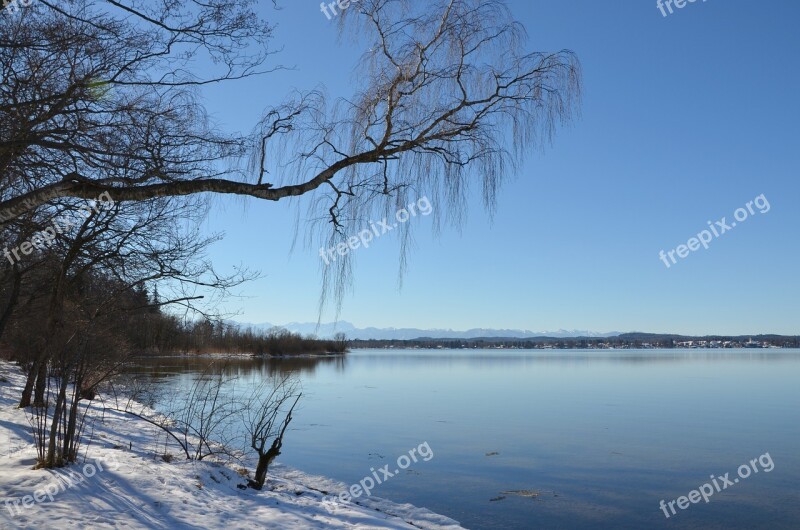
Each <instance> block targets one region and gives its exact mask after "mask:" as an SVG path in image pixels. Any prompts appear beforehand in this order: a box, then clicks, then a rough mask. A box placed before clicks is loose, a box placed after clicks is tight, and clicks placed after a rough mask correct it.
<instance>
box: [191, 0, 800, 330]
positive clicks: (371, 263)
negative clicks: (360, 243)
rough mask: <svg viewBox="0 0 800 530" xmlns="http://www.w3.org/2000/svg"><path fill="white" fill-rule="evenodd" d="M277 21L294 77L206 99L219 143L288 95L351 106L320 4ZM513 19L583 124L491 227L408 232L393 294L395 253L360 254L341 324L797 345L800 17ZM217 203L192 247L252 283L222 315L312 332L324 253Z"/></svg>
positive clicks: (727, 5)
mask: <svg viewBox="0 0 800 530" xmlns="http://www.w3.org/2000/svg"><path fill="white" fill-rule="evenodd" d="M280 4H281V5H282V8H283V9H281V10H280V11H272V10H271V9H269V7H268V6H269V5H271V3H270V2H264V5H265V7H264V9H265V13H268V16H269V18H270V20H272V21H273V22H275V23H277V24H278V28H277V30H276V35H275V36H276V38H275V41H274V43H275V44H276V45H279V46H282V47H283V51H282V52H281V53H280V54H279V55H278V56H277V57H276V61H277V62H280V63H282V64H284V65H292V66H295V69H294V70H292V71H283V72H278V73H275V74H271V75H269V76H266V77H262V78H259V79H250V80H245V81H241V82H235V83H233V84H228V85H223V86H219V87H210V88H206V89H205V90H204V91H203V97H204V99H205V102H206V104H207V106H208V109H209V110H210V112H211V114H212V116H213V118H214V120H215V121H216V122H217V123H218V124H220V125H221V126H223V127H224V128H226V129H229V130H235V131H242V132H247V131H250V130H251V128H252V127H253V125H254V120H255V119H256V118H257V116H258V115H259V114H260V112H261V110H262V109H263V108H264V107H265V106H268V105H270V104H276V103H279V102H280V101H282V100H283V99H284V96H285V94H286V93H287V92H288V91H289V90H291V89H292V88H298V89H311V88H314V87H316V86H320V85H322V86H324V87H326V89H327V91H328V93H329V94H330V95H332V96H344V95H348V94H350V93H351V90H352V89H351V87H352V81H353V67H354V64H355V61H356V59H357V57H358V55H359V53H360V50H358V49H357V48H354V46H353V44H352V43H350V42H348V41H344V42H340V40H339V39H338V38H337V30H336V27H335V24H334V23H333V22H330V21H328V20H327V19H326V18H325V16H324V15H322V14H321V12H320V10H319V3H318V2H314V1H305V0H302V1H301V0H295V1H291V2H290V1H287V0H283V1H281V2H280ZM509 4H510V6H511V8H512V10H513V12H514V14H515V16H516V17H517V19H518V20H519V21H520V22H522V23H523V24H524V25H525V27H526V28H527V31H528V34H529V42H528V48H529V49H530V50H531V51H534V50H537V51H555V50H560V49H564V48H567V49H571V50H573V51H574V52H575V53H576V54H577V55H578V57H579V59H580V61H581V63H582V66H583V74H584V78H583V81H584V95H583V105H582V115H581V116H580V118H579V119H578V120H576V121H575V122H574V123H573V124H572V125H571V126H569V127H568V128H565V129H561V130H560V131H559V132H558V134H557V136H556V138H555V141H554V143H553V145H552V146H549V147H547V148H546V149H545V150H544V151H543V152H540V151H536V150H532V151H531V153H530V156H529V157H528V159H527V161H526V163H525V164H524V165H523V166H522V167H521V169H520V171H519V172H518V174H517V175H515V176H509V178H508V179H507V181H506V183H505V185H504V187H503V189H502V191H501V192H500V194H499V197H498V211H497V214H496V216H495V218H494V222H493V223H490V222H489V219H488V216H487V215H486V212H485V211H484V210H483V209H482V207H481V204H480V201H479V200H478V197H477V193H476V197H475V200H474V202H473V204H472V205H471V207H470V211H469V216H468V218H467V220H466V222H465V223H464V224H463V226H462V227H461V229H460V230H454V229H445V230H444V231H443V232H442V233H441V234H439V235H438V236H434V235H433V234H432V232H431V228H432V222H431V218H430V217H422V216H417V217H416V218H414V219H413V220H412V221H411V222H412V223H414V232H415V243H414V248H413V250H412V251H411V254H410V256H409V266H408V270H407V272H406V274H405V276H404V281H403V288H402V290H399V289H398V281H397V280H398V260H399V252H400V245H399V242H398V241H397V239H396V238H393V237H390V236H389V235H386V236H384V237H382V238H380V239H378V240H376V242H375V243H374V244H373V245H372V246H371V247H370V248H369V249H357V250H355V251H354V252H353V255H354V257H355V258H356V267H355V282H354V284H353V289H352V292H351V294H350V295H348V296H347V297H346V299H345V300H344V305H343V309H342V313H341V317H340V318H341V319H343V320H347V321H350V322H352V323H354V324H356V325H357V326H361V327H365V326H378V327H390V326H392V327H419V328H452V329H467V328H471V327H496V328H521V329H530V330H556V329H562V328H563V329H582V330H593V331H612V330H613V331H631V330H638V331H652V332H679V333H687V334H689V333H691V334H705V333H724V334H740V333H741V334H750V333H761V332H775V333H784V334H797V333H800V326H799V325H798V316H800V309H798V307H800V304H799V302H800V282H798V280H797V264H798V261H800V259H799V258H800V252H799V251H798V245H797V233H798V229H800V210H798V208H797V199H798V195H800V183H798V179H797V176H798V169H800V149H798V140H799V139H800V131H798V127H800V125H799V124H800V104H799V103H798V100H797V87H798V86H799V85H800V83H799V81H800V70H798V68H797V64H798V63H797V58H798V57H800V34H798V32H797V28H796V24H797V21H798V20H800V3H797V2H793V1H789V0H775V1H772V2H768V3H767V2H755V1H744V0H725V1H722V0H708V1H707V2H701V1H699V0H698V1H697V2H695V3H693V4H687V5H686V7H684V8H683V9H676V10H675V12H674V13H673V14H672V15H669V16H668V17H663V16H662V15H661V13H660V11H659V10H658V9H657V7H656V2H655V0H652V1H647V2H646V1H633V0H629V1H623V2H595V1H589V0H580V1H578V0H575V1H555V0H551V1H547V2H545V1H531V0H512V1H511V2H509ZM268 9H269V11H267V10H268ZM478 191H479V187H476V192H478ZM761 194H764V196H765V197H766V199H767V200H768V202H769V204H770V207H771V208H770V210H769V212H767V213H764V214H761V213H758V210H756V213H755V214H754V215H752V216H749V218H748V219H747V221H746V222H742V223H740V224H738V225H737V226H736V227H735V228H733V229H731V230H730V231H728V232H727V233H725V234H724V235H722V236H721V237H720V238H718V239H714V240H713V241H712V242H711V243H710V247H709V248H708V249H703V248H702V247H700V249H699V250H697V251H695V252H690V253H689V255H688V257H686V258H685V259H678V260H677V261H678V263H676V264H675V265H672V266H671V267H670V268H667V267H666V266H665V265H664V263H663V262H662V261H660V260H659V251H661V250H664V251H669V250H672V249H675V248H676V247H678V245H680V244H686V243H687V240H689V239H690V238H691V237H693V236H695V235H696V234H698V232H700V231H702V230H703V229H705V228H706V227H707V221H712V222H713V221H716V220H720V219H721V218H722V217H727V220H728V224H730V222H731V221H732V218H733V214H734V211H735V210H736V209H737V208H740V207H744V206H745V205H746V203H747V202H748V201H752V200H753V199H754V198H755V197H757V196H759V195H761ZM214 204H215V210H214V213H212V215H211V216H210V218H209V220H208V222H207V223H206V226H205V228H206V229H207V230H208V231H210V232H219V231H221V232H225V234H226V237H225V239H224V241H222V242H220V243H218V244H216V245H215V246H214V247H213V249H212V250H211V252H210V257H211V258H212V259H213V261H214V262H215V264H216V265H217V266H218V267H219V268H220V269H222V270H226V269H229V268H230V267H232V266H234V265H239V264H245V265H248V266H250V267H251V268H255V269H258V270H260V271H261V272H262V273H263V274H264V277H263V278H262V279H260V280H258V281H256V282H253V283H251V284H248V285H247V286H246V287H245V288H244V289H243V290H242V292H243V294H244V295H245V296H246V297H245V298H241V299H232V300H230V301H229V302H228V303H227V305H226V309H228V310H239V311H241V312H242V314H241V315H239V316H238V317H237V320H240V321H243V322H265V321H267V322H272V323H279V324H280V323H287V322H293V321H315V320H316V319H317V303H318V299H319V293H320V280H319V278H320V270H321V267H322V266H323V264H322V262H321V259H320V257H319V254H318V249H315V248H305V247H303V246H302V245H298V246H296V247H295V248H294V251H293V252H292V251H291V249H292V242H293V236H294V221H295V213H294V210H292V209H291V208H290V207H289V205H288V204H284V203H277V204H276V203H265V202H260V201H257V200H255V199H240V198H215V199H214ZM438 206H439V205H437V204H433V207H434V208H437V207H438ZM441 207H444V206H443V205H442V206H441ZM376 221H377V219H376ZM333 316H334V315H333V312H332V311H327V312H326V313H325V314H324V315H323V318H322V319H323V321H329V320H332V318H333Z"/></svg>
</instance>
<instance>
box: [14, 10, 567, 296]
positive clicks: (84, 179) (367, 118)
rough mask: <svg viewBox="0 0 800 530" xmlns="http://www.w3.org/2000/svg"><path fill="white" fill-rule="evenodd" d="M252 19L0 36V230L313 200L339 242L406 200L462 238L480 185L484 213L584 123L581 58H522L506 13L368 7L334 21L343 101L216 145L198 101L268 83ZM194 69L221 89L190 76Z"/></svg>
mask: <svg viewBox="0 0 800 530" xmlns="http://www.w3.org/2000/svg"><path fill="white" fill-rule="evenodd" d="M252 4H253V2H251V1H240V0H211V1H209V2H199V1H198V0H176V1H174V2H169V3H166V4H164V3H158V4H154V5H153V6H145V5H144V4H142V3H138V2H137V3H133V2H131V3H126V2H123V1H121V0H109V1H108V2H103V3H95V2H91V1H89V2H85V1H83V0H68V1H65V2H59V3H58V4H55V3H53V2H50V1H49V0H40V1H38V2H36V3H34V4H33V5H32V6H30V7H29V8H26V9H25V10H22V11H21V12H20V16H18V17H16V18H15V19H13V21H10V22H7V23H4V24H3V25H2V26H0V69H2V71H3V73H4V78H5V79H6V80H8V81H7V84H6V83H4V86H3V87H2V89H0V174H2V180H0V223H7V222H9V220H12V219H15V218H17V217H19V216H20V215H23V214H24V213H25V212H29V211H32V210H35V209H36V208H38V207H40V206H42V205H44V204H46V203H48V202H49V201H52V200H53V199H55V198H59V197H78V198H85V199H86V198H93V197H96V196H98V195H99V194H101V193H103V192H111V194H112V195H113V196H114V197H115V199H116V200H118V201H140V200H146V199H150V198H154V197H164V196H183V195H189V194H195V193H201V192H212V193H222V194H236V195H243V196H250V197H256V198H259V199H265V200H271V201H276V200H280V199H284V198H289V197H297V196H301V195H306V194H311V201H310V204H311V206H310V207H311V209H312V212H313V214H314V215H315V216H316V217H318V218H319V219H320V220H325V221H329V222H330V224H329V225H325V226H326V230H325V233H324V235H325V237H330V238H333V239H337V238H341V237H343V234H344V233H345V228H348V227H353V226H359V224H363V223H364V221H365V216H366V215H367V214H368V213H370V212H371V211H373V209H375V208H389V207H391V206H392V205H396V204H405V201H406V199H407V198H408V197H409V196H411V195H413V194H414V193H420V194H421V193H426V194H427V195H428V196H429V197H430V198H431V200H434V199H435V200H437V201H438V204H440V205H444V206H446V208H439V209H437V212H438V211H440V210H442V209H444V210H446V211H447V212H448V214H449V215H450V217H451V218H452V219H453V220H455V221H458V220H459V219H460V217H461V212H462V210H463V206H464V204H465V200H464V199H465V194H466V191H467V189H468V188H469V186H470V185H471V183H472V181H477V184H478V185H479V186H480V187H481V189H482V193H483V197H484V199H485V201H486V204H487V206H488V207H489V208H490V211H491V208H492V207H493V205H494V197H495V194H496V191H497V188H498V186H499V185H500V183H501V181H502V179H503V177H504V176H505V175H506V174H508V173H512V172H513V170H514V169H515V165H516V163H517V162H518V161H519V160H520V158H521V157H522V155H523V154H525V153H526V152H527V151H529V150H530V148H531V147H534V146H536V145H540V144H541V142H542V141H547V140H548V139H549V138H551V136H552V134H553V132H554V131H555V128H556V126H557V125H559V124H562V123H565V122H567V121H569V120H570V119H571V118H572V117H573V115H574V112H575V110H576V102H577V98H578V96H579V93H580V83H581V81H580V79H581V77H580V67H579V64H578V61H577V59H576V58H575V56H574V55H573V54H572V53H571V52H569V51H560V52H555V53H539V52H537V53H529V52H526V51H524V42H523V41H524V39H523V37H524V32H523V30H522V28H521V27H520V26H519V24H517V23H516V22H515V21H514V20H513V18H512V17H511V15H510V13H509V11H508V9H507V8H506V7H505V5H504V3H503V2H501V1H499V0H433V1H431V2H410V1H407V0H363V1H361V2H359V3H358V4H357V5H356V4H353V5H352V6H351V7H350V8H349V9H348V10H346V11H345V12H343V13H342V16H341V17H339V20H340V23H341V28H342V30H343V31H345V32H347V33H348V34H354V35H358V37H356V38H357V39H358V43H359V44H360V45H362V46H363V49H365V50H366V52H365V54H364V58H363V61H362V63H361V64H360V65H359V67H358V69H357V70H356V72H357V74H358V79H359V80H360V81H359V84H360V86H359V88H358V90H357V92H356V93H355V94H353V96H352V97H351V98H348V99H346V100H341V101H338V102H334V104H332V105H329V104H328V103H327V102H326V101H325V98H324V97H323V95H322V93H321V92H318V91H312V92H307V93H298V94H296V95H294V96H291V97H290V98H289V99H288V100H287V101H286V102H285V103H284V104H282V105H277V106H271V107H268V108H267V109H266V110H265V111H264V113H263V117H262V118H261V119H260V120H259V122H258V124H257V125H256V126H255V127H254V130H253V134H252V135H250V136H249V137H239V136H236V135H231V134H225V133H223V132H220V131H218V130H216V129H214V128H213V127H212V126H211V125H210V124H209V122H208V120H207V118H206V115H205V110H204V108H203V107H202V105H200V104H199V103H198V101H197V99H196V97H195V94H196V87H198V86H201V85H203V84H206V83H209V82H221V81H231V80H235V79H238V78H242V77H245V76H250V75H257V74H263V73H265V72H266V71H269V70H270V68H268V67H266V66H265V65H266V62H267V60H268V58H269V57H270V51H269V48H268V46H267V44H268V42H269V39H270V36H271V28H270V26H269V25H268V24H266V23H265V22H263V21H261V20H260V19H259V17H258V16H257V14H256V13H254V12H253V11H252V10H251V7H252ZM353 29H358V30H359V31H350V30H353ZM201 55H202V56H207V57H211V58H213V59H216V60H217V61H218V62H219V64H221V65H222V71H221V72H217V73H216V74H212V75H210V76H205V77H204V76H202V75H201V74H200V73H199V72H197V71H196V70H194V69H193V68H192V66H191V63H190V61H192V60H194V59H196V58H197V57H198V56H201ZM272 68H275V67H272ZM240 158H242V159H243V158H249V161H250V163H249V165H248V166H247V167H239V166H238V165H231V164H223V163H222V162H224V161H228V162H233V161H235V160H236V159H240ZM329 227H332V228H333V231H330V229H329ZM336 263H337V266H339V267H340V268H339V269H338V270H335V272H336V273H337V275H336V277H337V278H345V279H346V276H347V267H348V265H347V263H348V262H347V260H346V259H344V260H340V261H337V262H336ZM337 285H338V287H337V288H336V289H334V291H335V292H337V293H340V292H341V289H342V285H343V284H342V283H339V284H337Z"/></svg>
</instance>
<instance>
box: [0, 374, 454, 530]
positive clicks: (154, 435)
mask: <svg viewBox="0 0 800 530" xmlns="http://www.w3.org/2000/svg"><path fill="white" fill-rule="evenodd" d="M23 383H24V377H23V374H22V373H21V371H20V370H19V368H18V367H17V366H16V365H14V364H11V363H8V362H4V361H0V528H2V529H11V528H58V529H63V528H76V529H78V528H81V529H82V528H92V529H106V528H125V529H139V528H147V529H150V528H154V529H170V530H175V529H184V528H192V529H194V528H214V529H220V528H225V529H226V530H233V529H238V528H242V529H247V530H251V529H253V528H269V529H287V530H292V529H303V530H305V529H317V528H319V529H327V528H363V529H382V528H392V529H401V528H403V529H409V528H410V529H413V528H424V529H429V530H456V529H459V528H461V526H459V524H458V523H457V522H456V521H453V520H452V519H449V518H447V517H444V516H441V515H438V514H435V513H432V512H430V511H428V510H426V509H424V508H417V507H414V506H412V505H410V504H396V503H393V502H390V501H387V500H384V499H380V498H377V497H369V498H362V499H359V501H358V504H353V503H349V504H330V503H323V502H322V500H323V497H325V494H326V493H328V492H330V493H335V492H340V491H344V490H345V487H346V485H345V484H342V483H340V482H337V481H334V480H331V479H327V478H325V477H319V476H312V475H308V474H305V473H303V472H301V471H298V470H295V469H291V468H288V467H286V466H281V465H279V464H276V465H273V466H271V468H270V473H269V478H268V481H267V484H266V485H265V487H264V489H263V490H262V491H255V490H253V489H244V490H243V489H240V488H238V487H237V486H238V485H241V484H244V483H245V479H243V478H242V477H241V476H240V475H239V474H238V473H237V471H236V469H235V468H234V467H232V466H231V467H229V466H227V465H224V464H222V463H214V462H206V461H202V462H193V461H187V460H185V458H181V457H180V454H179V453H178V452H177V451H175V448H174V447H173V448H171V449H170V450H169V452H170V453H172V454H174V455H175V458H174V459H173V460H172V461H171V462H165V461H163V459H162V458H160V457H158V456H157V455H158V454H163V453H164V444H165V437H166V436H165V434H164V433H163V432H161V431H159V430H158V429H157V428H156V427H154V426H151V425H148V424H146V423H144V422H142V421H140V420H136V419H135V418H132V417H131V416H129V415H125V414H123V413H118V412H110V411H105V413H104V412H103V410H102V406H101V405H100V404H99V402H100V400H96V401H94V402H92V406H91V407H90V408H89V412H88V415H87V428H86V433H85V436H84V445H83V446H82V447H81V459H80V461H79V462H78V463H77V464H76V465H72V466H69V467H67V468H65V469H60V470H44V469H42V470H34V469H33V466H34V463H35V460H36V449H35V447H34V445H33V443H32V440H31V434H30V431H31V428H30V424H29V422H28V419H27V414H26V412H25V411H24V410H21V409H18V408H16V404H17V402H18V400H19V396H20V392H21V389H22V386H23ZM105 399H110V398H108V397H105ZM137 410H141V408H137ZM150 412H152V411H150ZM250 469H251V470H252V467H250ZM15 501H17V502H16V504H15Z"/></svg>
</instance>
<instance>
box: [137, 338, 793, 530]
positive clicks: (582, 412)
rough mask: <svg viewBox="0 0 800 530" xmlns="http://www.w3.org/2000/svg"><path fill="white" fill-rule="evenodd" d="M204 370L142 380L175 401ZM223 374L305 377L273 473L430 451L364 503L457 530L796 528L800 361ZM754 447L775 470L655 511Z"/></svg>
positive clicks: (290, 364)
mask: <svg viewBox="0 0 800 530" xmlns="http://www.w3.org/2000/svg"><path fill="white" fill-rule="evenodd" d="M207 362H208V361H203V360H196V359H191V358H169V359H165V358H159V359H151V360H147V361H143V362H142V364H141V365H140V367H139V368H138V369H137V371H140V372H145V373H150V374H152V375H153V376H155V377H156V378H157V380H158V381H160V383H161V384H162V385H163V386H164V387H165V388H173V387H175V386H176V385H189V384H190V383H191V381H192V379H193V378H194V377H196V376H197V374H198V373H200V371H201V370H203V368H204V365H205V364H206V363H207ZM228 370H230V371H231V372H235V373H237V374H238V375H239V380H238V382H237V386H238V387H239V388H241V387H242V385H244V386H248V385H257V384H258V383H260V382H261V381H262V380H263V379H264V378H265V377H267V376H268V375H270V374H273V373H276V372H278V373H281V372H287V371H293V372H296V373H298V374H299V375H300V378H301V380H302V387H303V392H304V394H303V398H302V400H301V402H300V404H299V405H298V408H297V409H296V412H295V415H294V421H293V422H292V424H291V427H290V430H289V431H288V433H287V435H286V437H285V439H284V450H283V454H282V455H281V456H280V457H279V462H281V463H284V464H287V465H290V466H293V467H296V468H298V469H301V470H303V471H305V472H308V473H312V474H320V475H325V476H329V477H332V478H335V479H338V480H341V481H342V482H345V483H347V484H352V483H356V482H357V481H359V480H361V479H362V478H363V477H365V476H368V475H370V474H371V471H370V468H375V469H378V468H381V467H383V466H384V465H385V464H390V466H391V467H390V469H391V470H392V471H393V470H394V468H396V467H397V465H396V459H397V458H398V457H399V456H400V455H402V454H407V453H408V451H409V450H410V449H412V448H416V447H418V446H419V445H420V444H423V443H425V442H427V443H428V445H429V446H430V448H431V450H432V451H433V454H434V457H433V458H432V459H430V460H429V461H428V462H423V461H422V459H420V460H419V462H417V463H415V464H412V465H411V467H410V468H409V469H408V470H406V471H401V472H400V473H399V474H398V475H397V476H394V477H392V478H391V479H389V480H387V481H386V482H384V483H383V484H381V485H380V486H377V487H376V488H375V490H374V491H373V495H376V496H379V497H384V498H387V499H391V500H393V501H396V502H409V503H412V504H414V505H417V506H424V507H427V508H429V509H431V510H433V511H435V512H438V513H441V514H444V515H447V516H449V517H452V518H453V519H456V520H457V521H459V522H461V524H462V525H463V526H464V527H466V528H473V529H484V528H485V529H490V528H491V529H531V528H720V529H722V528H726V529H729V528H800V421H798V420H800V408H799V406H800V350H776V349H772V350H760V349H748V350H642V351H637V350H615V351H601V350H588V351H587V350H576V351H572V350H550V351H541V350H538V351H523V350H356V351H354V352H352V353H350V354H348V355H347V356H346V357H344V358H328V359H322V360H314V359H295V360H270V361H251V360H239V361H236V362H233V363H231V364H230V365H229V368H228ZM767 452H768V453H769V455H770V457H771V459H772V462H773V463H774V468H773V469H772V471H770V472H765V470H764V469H763V467H760V469H761V471H760V472H759V473H753V474H752V475H751V476H750V477H748V478H747V479H742V480H740V481H739V482H738V483H736V484H734V485H732V486H729V487H727V489H724V490H722V491H720V492H718V493H717V492H715V493H714V494H713V495H712V496H711V497H710V498H709V502H708V503H704V502H703V501H702V500H700V502H699V503H698V504H690V505H689V507H688V508H687V509H684V510H680V509H677V507H676V509H677V514H676V515H671V514H670V515H671V517H670V518H669V519H666V518H665V516H664V512H662V510H661V509H660V508H659V502H660V501H661V500H662V499H664V500H665V501H667V502H669V501H670V500H674V499H677V498H678V497H681V496H684V495H688V494H689V492H690V491H691V490H694V489H697V488H698V487H700V486H701V485H702V484H704V483H706V482H710V475H712V474H713V475H715V476H716V477H720V476H723V475H725V473H728V472H730V477H729V478H730V480H733V478H734V477H738V475H737V469H738V468H739V466H740V465H742V464H747V463H748V462H750V461H751V460H752V459H755V458H758V457H759V456H760V455H763V454H765V453H767ZM765 460H766V459H765ZM718 484H719V482H718ZM510 491H523V492H525V491H530V492H537V493H538V496H535V497H531V496H521V495H519V494H514V493H503V492H510ZM493 499H494V500H493Z"/></svg>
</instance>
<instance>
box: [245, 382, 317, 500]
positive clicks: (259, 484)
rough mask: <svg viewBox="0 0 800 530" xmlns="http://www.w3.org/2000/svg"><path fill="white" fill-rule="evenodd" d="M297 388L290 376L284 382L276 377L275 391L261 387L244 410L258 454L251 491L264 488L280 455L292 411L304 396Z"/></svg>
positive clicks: (253, 445)
mask: <svg viewBox="0 0 800 530" xmlns="http://www.w3.org/2000/svg"><path fill="white" fill-rule="evenodd" d="M297 386H298V383H297V382H296V381H295V380H294V379H293V378H292V376H291V375H289V376H286V377H284V378H283V379H278V378H273V380H272V388H271V389H268V388H267V387H266V386H265V385H261V386H260V387H259V388H257V389H256V391H255V392H253V395H252V397H251V399H250V401H249V403H248V405H247V406H245V407H244V412H243V418H244V427H245V431H246V432H247V435H248V438H249V440H248V441H249V442H250V448H251V449H253V450H255V452H256V454H257V455H258V464H257V465H256V472H255V478H254V479H253V480H250V481H249V483H248V484H249V486H250V487H251V488H254V489H257V490H260V489H261V488H263V487H264V482H265V481H266V480H267V472H268V471H269V466H270V464H272V462H273V460H275V458H277V457H278V456H279V455H280V454H281V448H282V447H283V436H284V434H286V428H287V427H289V423H290V422H291V421H292V411H294V408H295V406H296V405H297V402H298V401H299V400H300V397H301V396H302V393H299V392H298V391H297ZM292 399H294V401H292ZM290 403H291V406H289V404H290ZM287 407H288V408H287Z"/></svg>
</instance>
